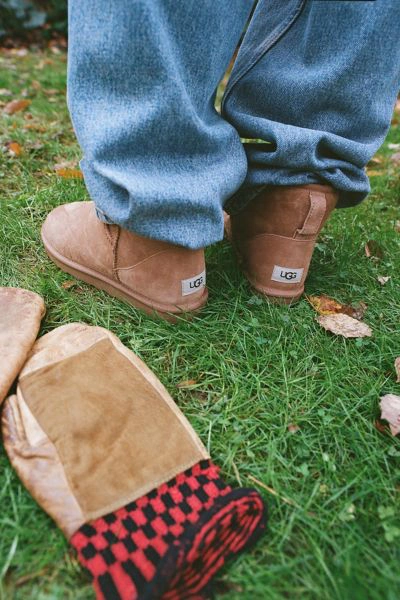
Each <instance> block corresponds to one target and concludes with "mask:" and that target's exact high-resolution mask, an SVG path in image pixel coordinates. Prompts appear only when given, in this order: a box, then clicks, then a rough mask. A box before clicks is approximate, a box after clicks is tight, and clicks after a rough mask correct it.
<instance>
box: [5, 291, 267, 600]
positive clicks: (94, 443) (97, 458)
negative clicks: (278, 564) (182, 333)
mask: <svg viewBox="0 0 400 600" xmlns="http://www.w3.org/2000/svg"><path fill="white" fill-rule="evenodd" d="M43 314H44V303H43V301H42V299H41V298H40V297H39V296H37V295H36V294H34V293H32V292H28V291H26V290H21V289H15V288H1V287H0V356H1V357H2V359H1V361H0V404H1V402H2V400H3V399H4V397H5V395H6V394H7V392H8V391H9V388H10V386H11V384H12V382H13V380H14V379H15V377H16V376H17V375H18V374H19V376H18V385H17V388H16V391H15V394H13V395H11V396H9V397H8V398H7V400H6V401H5V403H4V409H3V412H2V433H3V441H4V446H5V449H6V451H7V454H8V456H9V458H10V461H11V464H12V466H13V467H14V468H15V470H16V472H17V473H18V475H19V477H20V479H21V481H22V482H23V484H24V485H25V486H26V488H27V489H28V491H29V492H30V493H31V494H32V496H33V497H34V498H35V499H36V500H37V502H38V503H39V505H40V506H42V508H43V509H44V510H45V511H46V512H47V513H48V514H49V515H50V516H51V517H52V518H53V519H54V521H55V522H56V524H57V525H58V526H59V527H60V528H61V530H62V531H63V533H64V534H65V536H66V537H67V539H68V541H69V542H70V544H71V545H72V547H73V548H74V549H75V550H76V552H77V556H78V560H79V562H80V563H81V565H82V566H83V567H85V569H86V570H87V571H88V573H89V575H90V576H91V578H92V581H93V586H94V591H95V593H96V597H97V600H159V599H162V600H201V599H204V598H206V597H209V591H210V589H209V588H210V582H211V579H212V578H213V576H214V575H215V574H216V573H217V572H218V571H219V570H220V569H221V567H223V566H224V564H225V562H226V560H227V559H228V558H230V557H232V556H233V555H236V554H237V553H239V552H241V551H243V550H244V549H246V548H247V547H249V545H251V544H253V543H254V542H255V541H256V540H257V539H258V538H259V536H260V535H261V534H262V532H263V531H264V528H265V509H264V504H263V501H262V498H261V496H260V495H259V494H258V492H256V491H255V490H252V489H244V488H241V489H232V488H231V487H230V486H229V485H227V484H226V483H225V482H224V481H223V480H222V479H221V477H220V475H219V469H218V467H216V465H215V464H214V463H213V462H212V460H211V458H210V455H209V453H208V452H207V450H206V448H205V447H204V446H203V444H202V443H201V441H200V440H199V438H198V437H197V435H196V433H195V431H194V430H193V428H192V427H191V426H190V424H189V422H188V421H187V419H186V418H185V416H184V415H183V414H182V413H181V411H180V410H179V408H178V407H177V406H176V405H175V403H174V401H173V400H172V398H171V397H170V396H169V394H168V392H167V390H166V389H165V388H164V387H163V386H162V384H161V383H160V381H159V380H158V379H157V378H156V376H155V375H154V373H152V372H151V371H150V370H149V369H148V367H147V366H146V365H145V364H144V363H143V362H142V361H141V360H140V359H139V358H138V357H137V356H136V355H135V354H133V352H131V351H130V350H129V349H128V348H126V347H125V346H124V345H123V344H122V343H121V342H120V340H119V339H118V338H116V337H115V336H114V335H113V334H112V333H111V332H110V331H107V330H106V329H103V328H101V327H90V326H88V325H84V324H82V323H71V324H69V325H64V326H62V327H59V328H57V329H55V330H53V331H51V332H50V333H48V334H46V335H44V336H43V337H41V338H39V340H37V341H36V342H35V343H34V341H35V339H36V335H37V333H38V330H39V326H40V321H41V318H42V316H43Z"/></svg>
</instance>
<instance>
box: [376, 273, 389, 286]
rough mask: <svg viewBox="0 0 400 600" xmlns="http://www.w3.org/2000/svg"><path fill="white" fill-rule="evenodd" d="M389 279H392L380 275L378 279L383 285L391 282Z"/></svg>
mask: <svg viewBox="0 0 400 600" xmlns="http://www.w3.org/2000/svg"><path fill="white" fill-rule="evenodd" d="M389 279H390V275H388V276H385V275H380V276H379V277H378V281H379V283H380V284H381V285H385V283H387V282H388V281H389Z"/></svg>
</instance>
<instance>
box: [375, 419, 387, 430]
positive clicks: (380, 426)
mask: <svg viewBox="0 0 400 600" xmlns="http://www.w3.org/2000/svg"><path fill="white" fill-rule="evenodd" d="M374 425H375V429H377V430H378V431H379V433H388V429H387V426H386V425H385V424H384V423H381V422H380V420H379V419H375V422H374Z"/></svg>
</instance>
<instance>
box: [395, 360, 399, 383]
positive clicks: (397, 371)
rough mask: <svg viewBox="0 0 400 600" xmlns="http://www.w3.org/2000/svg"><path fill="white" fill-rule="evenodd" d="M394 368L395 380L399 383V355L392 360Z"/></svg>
mask: <svg viewBox="0 0 400 600" xmlns="http://www.w3.org/2000/svg"><path fill="white" fill-rule="evenodd" d="M394 370H395V371H396V376H397V379H396V382H397V383H400V356H398V357H397V358H396V360H395V361H394Z"/></svg>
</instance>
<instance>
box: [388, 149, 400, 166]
mask: <svg viewBox="0 0 400 600" xmlns="http://www.w3.org/2000/svg"><path fill="white" fill-rule="evenodd" d="M390 161H391V162H392V163H393V164H395V165H400V152H395V153H394V154H392V156H391V157H390Z"/></svg>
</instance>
